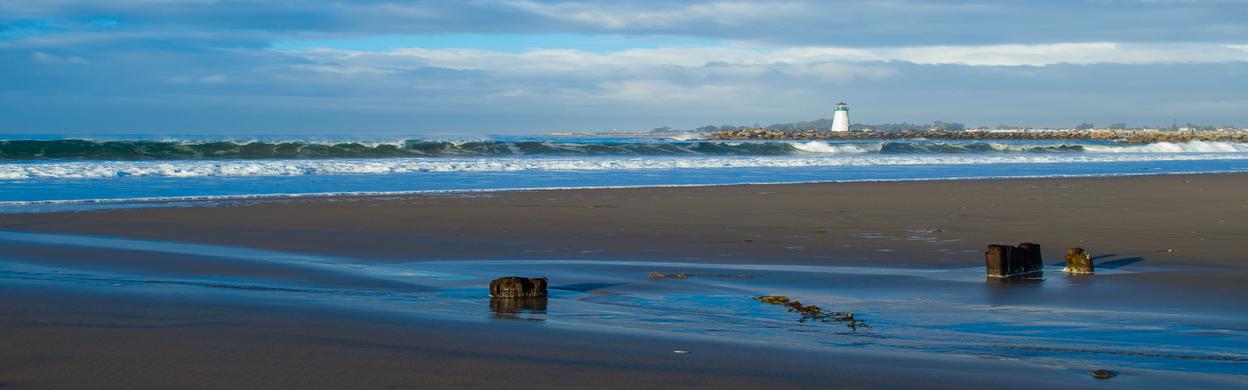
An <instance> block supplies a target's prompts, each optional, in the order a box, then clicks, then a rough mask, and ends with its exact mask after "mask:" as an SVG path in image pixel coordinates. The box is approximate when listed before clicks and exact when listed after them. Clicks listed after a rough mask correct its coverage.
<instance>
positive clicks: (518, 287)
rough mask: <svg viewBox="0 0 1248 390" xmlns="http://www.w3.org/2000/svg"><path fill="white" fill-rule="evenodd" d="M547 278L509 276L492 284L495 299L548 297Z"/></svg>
mask: <svg viewBox="0 0 1248 390" xmlns="http://www.w3.org/2000/svg"><path fill="white" fill-rule="evenodd" d="M546 285H547V280H546V278H522V277H518V276H507V277H502V278H498V279H494V280H493V281H491V282H490V296H491V297H494V298H540V297H545V296H546Z"/></svg>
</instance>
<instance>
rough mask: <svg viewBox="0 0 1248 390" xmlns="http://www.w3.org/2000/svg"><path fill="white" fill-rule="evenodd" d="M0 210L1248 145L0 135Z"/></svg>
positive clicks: (739, 175) (1163, 168)
mask: <svg viewBox="0 0 1248 390" xmlns="http://www.w3.org/2000/svg"><path fill="white" fill-rule="evenodd" d="M0 139H2V140H4V141H0V211H3V212H22V211H55V210H64V209H73V208H98V207H123V206H121V205H124V204H127V203H130V202H137V201H148V200H202V199H245V198H255V197H270V196H324V195H351V194H406V193H422V192H460V191H465V192H466V191H495V190H514V189H559V188H603V187H642V186H699V185H730V184H755V183H757V184H763V183H808V182H846V181H896V180H940V179H967V178H969V179H986V178H1015V177H1063V176H1065V177H1070V176H1116V175H1141V174H1175V173H1204V172H1243V171H1248V144H1239V143H1224V142H1202V141H1194V142H1189V143H1154V144H1120V143H1115V142H1112V141H993V142H984V141H931V140H923V139H914V140H904V141H843V142H833V141H828V142H825V141H711V140H699V139H696V138H695V137H692V136H688V135H686V136H679V137H670V138H661V137H554V136H550V137H543V136H528V137H524V136H493V137H481V138H477V139H449V138H447V139H439V138H433V137H390V138H386V137H360V136H351V137H333V136H318V137H294V136H275V137H254V138H221V137H177V138H165V137H160V138H156V137H150V136H113V137H105V138H94V139H81V138H75V137H71V136H38V137H35V136H14V135H0Z"/></svg>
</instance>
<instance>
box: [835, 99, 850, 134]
mask: <svg viewBox="0 0 1248 390" xmlns="http://www.w3.org/2000/svg"><path fill="white" fill-rule="evenodd" d="M832 131H849V106H847V105H845V102H840V103H837V104H836V114H835V115H833V116H832Z"/></svg>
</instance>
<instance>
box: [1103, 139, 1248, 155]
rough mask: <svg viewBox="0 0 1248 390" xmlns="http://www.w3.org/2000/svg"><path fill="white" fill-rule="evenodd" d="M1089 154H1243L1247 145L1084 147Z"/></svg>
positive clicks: (1198, 142) (1167, 144)
mask: <svg viewBox="0 0 1248 390" xmlns="http://www.w3.org/2000/svg"><path fill="white" fill-rule="evenodd" d="M1083 150H1084V151H1087V152H1089V153H1243V152H1248V144H1242V143H1234V142H1208V141H1191V142H1184V143H1173V142H1158V143H1152V144H1143V145H1084V146H1083Z"/></svg>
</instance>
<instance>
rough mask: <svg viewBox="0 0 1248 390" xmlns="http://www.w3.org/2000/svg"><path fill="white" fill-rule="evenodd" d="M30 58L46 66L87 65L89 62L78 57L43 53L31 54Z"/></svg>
mask: <svg viewBox="0 0 1248 390" xmlns="http://www.w3.org/2000/svg"><path fill="white" fill-rule="evenodd" d="M30 58H31V59H33V60H35V62H39V63H44V64H85V63H87V62H88V61H87V60H86V59H84V58H82V57H78V56H59V55H56V54H48V53H44V52H41V51H37V52H34V53H30Z"/></svg>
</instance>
